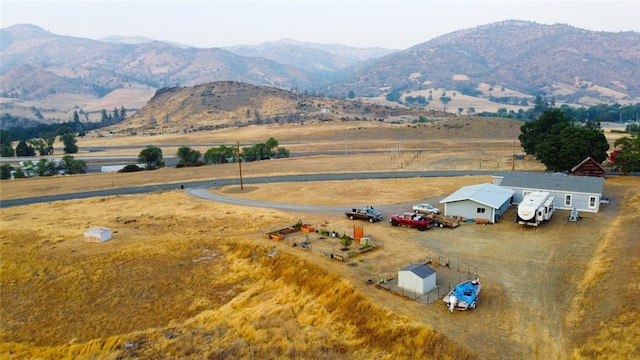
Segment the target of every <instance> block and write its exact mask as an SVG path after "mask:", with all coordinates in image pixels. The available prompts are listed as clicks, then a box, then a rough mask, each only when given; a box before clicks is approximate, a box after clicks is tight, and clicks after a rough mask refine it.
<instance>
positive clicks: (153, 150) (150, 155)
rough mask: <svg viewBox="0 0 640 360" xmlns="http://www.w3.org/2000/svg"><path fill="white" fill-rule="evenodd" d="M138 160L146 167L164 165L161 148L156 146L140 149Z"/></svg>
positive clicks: (150, 168)
mask: <svg viewBox="0 0 640 360" xmlns="http://www.w3.org/2000/svg"><path fill="white" fill-rule="evenodd" d="M138 161H139V162H141V163H143V164H145V166H146V169H148V170H153V169H157V168H161V167H163V166H164V160H163V159H162V149H160V148H159V147H157V146H147V147H146V148H144V149H142V151H140V154H139V155H138Z"/></svg>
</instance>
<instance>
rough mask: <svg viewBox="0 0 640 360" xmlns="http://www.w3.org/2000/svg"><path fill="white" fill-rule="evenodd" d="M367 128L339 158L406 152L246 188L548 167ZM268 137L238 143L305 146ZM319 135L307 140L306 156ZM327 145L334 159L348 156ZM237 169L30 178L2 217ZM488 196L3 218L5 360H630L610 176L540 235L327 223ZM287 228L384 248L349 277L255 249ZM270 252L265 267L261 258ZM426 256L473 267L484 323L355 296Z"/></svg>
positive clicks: (502, 143)
mask: <svg viewBox="0 0 640 360" xmlns="http://www.w3.org/2000/svg"><path fill="white" fill-rule="evenodd" d="M494 121H496V120H494ZM362 125H363V127H366V128H367V129H363V130H364V131H360V132H356V131H355V130H353V128H350V129H349V130H345V129H344V128H342V129H341V130H340V129H337V128H334V129H332V131H333V133H334V134H339V133H342V132H344V131H348V132H349V134H352V133H353V134H355V133H357V134H358V137H359V139H358V141H357V142H356V143H353V144H352V143H349V145H353V146H354V147H358V148H360V149H362V150H367V149H385V148H387V149H390V148H391V146H393V144H396V143H401V144H403V145H402V146H403V147H406V148H410V149H412V150H413V151H411V150H405V152H404V153H403V154H402V155H395V156H392V155H391V154H390V153H387V154H384V153H383V154H379V153H376V154H366V155H361V154H355V153H354V154H349V153H348V152H349V151H353V150H351V149H347V150H345V154H342V155H339V156H338V155H336V156H312V157H304V158H291V159H282V160H272V161H262V162H256V163H248V164H246V165H244V164H243V173H244V174H245V176H247V177H251V176H263V175H277V174H294V173H322V172H349V171H353V172H360V171H397V170H444V169H447V168H451V169H455V170H475V169H482V170H485V169H489V170H491V169H496V170H510V169H511V168H515V170H539V169H541V165H540V164H538V163H537V162H536V161H535V160H532V159H527V160H523V161H518V162H515V163H509V160H511V158H512V156H511V155H512V154H513V152H514V149H513V139H514V137H513V134H505V135H504V136H502V135H499V134H492V133H491V131H494V130H491V131H488V130H484V132H485V133H486V134H487V135H485V138H483V137H482V136H480V135H478V134H479V133H481V131H480V130H472V131H471V132H472V133H473V134H474V135H467V134H466V133H465V132H464V131H466V130H471V128H473V127H474V126H476V125H477V124H470V125H465V126H462V127H460V128H455V127H452V128H447V129H446V131H450V132H453V131H458V136H460V137H462V138H464V139H466V140H465V141H454V140H451V139H447V138H446V134H445V133H444V132H443V133H438V132H437V131H435V130H434V131H428V132H427V131H425V132H424V133H423V134H421V135H414V136H413V137H410V135H411V134H412V133H414V134H415V133H416V132H417V131H416V128H413V129H412V130H411V131H408V132H401V131H392V130H390V129H388V128H387V129H384V128H382V127H380V128H378V127H377V126H375V128H374V127H373V126H371V129H375V131H374V130H369V129H370V128H369V125H368V124H362ZM350 126H353V124H351V125H350ZM309 127H311V126H309ZM465 128H469V129H465ZM505 128H508V126H502V127H501V129H503V130H504V129H505ZM277 130H278V131H281V132H280V133H277V134H275V135H272V134H271V133H270V132H268V131H264V132H261V133H254V134H253V135H251V134H250V133H248V132H247V133H239V134H237V135H236V136H234V137H235V138H240V140H238V141H246V142H251V141H264V140H266V139H264V137H265V136H267V137H268V136H273V137H274V138H276V139H278V140H279V141H281V143H284V142H287V143H291V144H292V145H291V147H293V145H294V142H293V141H292V140H291V139H295V138H296V137H297V136H300V132H299V131H297V130H299V129H294V130H296V131H294V132H290V133H286V131H284V129H282V128H278V129H277ZM396 130H397V129H396ZM403 130H404V129H403ZM418 130H425V129H418ZM441 130H443V131H444V130H445V129H444V127H441ZM503 130H499V131H503ZM307 131H309V133H308V134H307V135H306V136H304V137H302V136H300V137H301V139H304V141H303V140H301V141H300V144H299V146H300V147H301V148H302V147H306V148H311V149H314V148H317V147H326V148H327V149H330V148H331V143H332V142H331V141H330V139H331V134H330V133H329V132H327V133H326V135H322V134H324V131H323V130H322V129H317V130H315V131H314V130H313V129H308V130H307ZM495 131H498V130H495ZM426 134H428V135H426ZM198 135H200V134H198ZM202 135H205V134H202ZM233 135H234V134H226V135H225V136H226V140H224V139H223V138H222V137H221V138H219V139H216V138H215V136H216V134H213V133H212V134H208V136H209V137H211V138H212V140H211V141H212V142H213V143H217V142H233V141H235V139H233V140H232V141H229V138H231V137H232V136H233ZM316 136H317V139H318V140H316V141H317V143H314V142H313V141H312V139H309V138H310V137H314V138H315V137H316ZM334 136H335V135H334ZM368 136H371V137H370V138H367V137H368ZM204 137H206V136H204ZM325 137H326V138H325ZM353 137H355V135H353ZM421 137H424V138H426V139H423V140H422V141H421V140H420V138H421ZM429 137H433V138H429ZM452 137H453V136H452ZM474 137H475V139H474ZM284 139H286V140H284ZM89 140H90V139H87V141H89ZM94 140H95V141H105V140H103V138H101V139H94ZM94 140H91V141H94ZM113 140H114V141H116V139H113ZM156 140H158V141H156ZM83 141H84V140H83ZM117 141H123V142H124V143H126V139H117ZM129 141H131V142H135V141H139V142H140V144H145V143H149V142H150V141H149V140H148V139H129ZM202 141H203V140H202V139H200V138H195V139H193V140H191V139H188V138H185V139H184V143H201V142H202ZM179 142H182V140H178V141H176V142H172V141H171V139H170V137H167V138H166V139H160V138H158V139H154V140H153V143H166V144H172V143H173V144H175V143H179ZM374 144H375V145H374ZM445 144H446V146H445ZM333 145H334V149H336V150H343V149H344V145H345V143H344V142H342V143H340V142H336V143H335V144H333ZM79 146H80V147H81V148H82V145H81V144H80V145H79ZM86 146H88V145H86ZM285 147H287V148H290V146H289V144H287V145H285ZM516 151H517V150H516ZM237 171H238V168H237V164H229V165H224V166H206V167H200V168H195V169H162V170H158V171H153V172H145V173H136V174H104V175H102V174H89V175H81V176H66V177H56V178H49V179H25V180H20V181H11V182H2V183H1V184H0V185H1V186H2V188H1V189H0V191H1V199H2V200H5V199H10V198H21V197H25V196H29V195H31V196H36V195H41V194H52V193H65V192H73V191H86V190H91V189H98V188H105V189H107V188H110V187H117V186H133V185H141V184H148V183H160V182H166V181H171V182H176V183H179V182H185V181H189V180H200V179H216V178H236V177H237ZM490 181H491V177H490V176H466V177H456V178H415V179H390V180H359V181H351V182H344V181H342V182H340V181H327V182H317V183H316V182H312V183H287V184H282V183H280V184H252V185H250V186H245V187H244V189H243V190H240V189H239V187H238V186H225V187H219V188H214V189H210V191H212V192H216V193H218V194H223V195H226V196H230V197H238V198H244V199H252V200H257V201H269V202H282V203H286V204H298V205H314V206H319V207H320V208H318V211H313V212H302V211H283V210H277V209H270V208H263V207H249V206H241V205H232V204H226V203H217V202H213V201H208V200H204V199H199V198H194V197H191V196H189V195H188V194H187V193H186V192H185V191H181V190H174V191H167V192H157V193H151V194H146V195H131V196H108V197H104V198H93V199H88V200H69V201H60V202H53V203H44V204H35V205H28V206H20V207H13V208H3V209H0V219H1V220H2V227H1V229H0V237H1V239H2V242H1V244H0V247H1V248H0V249H1V252H0V254H2V256H1V258H0V286H1V289H2V297H1V299H0V301H1V303H0V305H1V307H0V341H1V343H2V344H0V358H10V357H13V358H29V359H30V358H36V357H37V358H43V359H60V358H74V359H77V358H85V359H89V358H91V359H96V358H104V359H116V358H145V359H146V358H158V357H161V358H212V359H222V358H282V359H285V358H287V359H289V358H305V359H373V358H377V359H413V358H437V359H474V358H480V359H495V358H498V359H595V358H598V359H599V358H608V359H629V358H634V357H637V356H638V349H639V348H640V342H639V340H638V339H640V336H639V335H640V315H639V314H640V312H639V311H638V310H639V309H638V303H637V301H629V299H634V298H635V297H637V293H638V290H640V289H639V288H638V285H637V284H639V283H640V281H639V280H640V263H639V262H638V260H637V256H635V254H638V253H640V243H639V242H638V241H637V240H636V238H637V236H636V234H637V233H638V232H640V195H638V192H637V188H638V185H639V180H638V179H637V178H634V177H611V178H609V179H607V180H606V182H605V196H607V197H610V198H611V199H612V202H611V203H610V204H607V205H604V206H603V208H602V210H601V212H600V213H598V214H581V215H582V216H583V220H582V221H581V222H579V223H577V224H576V223H568V222H567V221H566V220H567V216H568V214H567V213H566V212H562V211H557V212H556V214H554V217H553V218H552V220H551V221H550V222H549V223H548V224H545V225H544V226H542V227H540V228H539V229H529V228H522V227H521V226H520V225H517V224H516V223H514V222H512V221H508V219H510V218H509V216H507V217H505V218H504V220H503V221H502V222H500V223H498V224H494V225H488V226H481V225H475V224H463V225H461V226H459V227H458V228H456V229H446V228H445V229H430V230H428V231H425V232H418V231H416V230H415V229H408V228H395V227H392V226H390V225H389V223H388V222H387V221H386V220H385V221H383V222H381V223H376V224H369V223H366V222H352V221H349V220H348V219H347V218H346V217H345V216H344V215H342V214H341V213H337V212H335V211H330V210H328V208H327V209H323V208H322V207H324V206H337V207H343V206H344V207H349V206H351V205H352V204H363V205H364V204H367V205H373V206H374V207H376V208H377V209H379V210H381V211H382V212H383V214H384V215H385V219H386V218H388V216H389V215H390V214H392V213H395V212H400V211H406V210H408V209H409V208H408V206H410V205H411V204H413V203H416V202H422V201H428V202H431V203H433V204H437V203H438V201H439V200H440V199H442V198H443V197H445V196H446V195H448V194H449V193H451V192H453V191H455V190H456V189H457V188H459V187H460V186H465V185H470V184H477V183H483V182H490ZM508 215H509V214H508ZM511 215H512V217H513V214H511ZM298 220H302V221H303V222H305V223H309V224H312V225H313V226H314V227H316V228H320V227H322V226H324V227H325V228H326V229H329V230H335V231H337V232H340V233H350V232H352V231H353V226H354V225H362V226H363V227H364V230H365V234H367V235H370V236H371V237H372V238H374V239H376V240H379V241H380V242H382V243H383V244H384V246H383V247H382V248H381V249H379V250H376V251H374V252H371V253H367V254H363V255H361V256H359V257H357V258H356V259H354V260H353V261H351V262H350V263H354V264H355V265H356V266H349V265H347V264H346V263H340V262H337V261H335V260H330V259H329V258H327V257H326V256H323V254H322V250H329V249H330V248H331V247H332V246H333V244H332V243H331V242H330V240H329V239H321V238H320V237H319V236H317V234H310V236H309V237H310V239H311V240H312V245H313V246H312V249H311V251H303V250H302V249H301V248H300V247H292V246H291V245H290V244H288V242H287V241H282V242H278V241H273V240H268V239H265V238H264V234H265V232H268V231H271V230H274V229H280V228H283V227H287V226H290V225H291V224H294V223H295V222H297V221H298ZM94 226H108V227H110V228H112V230H113V231H114V239H113V240H111V241H109V242H105V243H101V244H96V243H85V242H84V241H83V239H82V234H83V232H84V231H85V230H87V229H89V228H91V227H94ZM298 236H299V235H298ZM272 251H275V252H277V254H276V255H275V256H269V254H270V253H271V252H272ZM271 254H273V253H271ZM425 259H438V260H443V259H447V260H446V262H447V263H448V264H449V267H447V268H445V267H443V266H439V265H434V266H436V267H435V269H436V270H437V271H438V272H439V273H442V274H443V275H444V274H447V273H449V274H450V273H451V271H452V270H456V271H457V270H460V271H459V275H458V276H466V275H467V274H466V273H465V269H469V268H470V269H477V273H478V275H479V276H480V278H481V279H482V281H483V291H482V293H481V295H480V300H479V304H478V308H477V309H475V310H473V311H471V312H458V313H454V314H450V313H448V312H447V310H446V307H445V306H444V305H442V304H440V303H438V302H436V303H433V304H422V303H420V302H417V301H413V300H408V299H405V298H402V297H399V296H395V295H393V294H390V293H389V292H386V291H384V290H380V289H377V288H375V287H374V286H372V285H369V284H367V281H366V280H367V279H371V278H375V279H378V277H379V276H381V274H382V275H384V274H394V273H397V271H398V270H399V269H400V268H401V267H403V266H405V265H408V264H409V263H412V262H417V261H424V260H425ZM453 276H454V277H455V275H453ZM439 278H440V277H439ZM440 281H441V280H439V282H440ZM443 281H444V280H443ZM439 285H440V286H444V285H447V284H439Z"/></svg>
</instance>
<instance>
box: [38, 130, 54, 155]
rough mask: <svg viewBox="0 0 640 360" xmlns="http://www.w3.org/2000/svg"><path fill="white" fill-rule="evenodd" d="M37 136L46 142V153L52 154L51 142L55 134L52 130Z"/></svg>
mask: <svg viewBox="0 0 640 360" xmlns="http://www.w3.org/2000/svg"><path fill="white" fill-rule="evenodd" d="M39 136H40V138H42V140H44V142H45V143H46V153H47V154H46V155H53V143H54V142H55V141H56V134H55V133H54V132H43V133H40V135H39Z"/></svg>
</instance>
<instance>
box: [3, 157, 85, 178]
mask: <svg viewBox="0 0 640 360" xmlns="http://www.w3.org/2000/svg"><path fill="white" fill-rule="evenodd" d="M86 172H87V164H86V163H85V162H84V161H82V160H76V159H75V158H74V157H73V156H71V155H65V156H63V157H62V159H60V160H55V159H40V160H38V161H31V160H27V161H24V162H22V163H21V164H20V166H19V167H17V168H14V167H13V166H11V164H9V163H4V164H2V165H0V179H2V180H5V179H10V178H11V175H12V173H13V177H15V178H16V179H19V178H25V177H33V176H53V175H66V174H84V173H86Z"/></svg>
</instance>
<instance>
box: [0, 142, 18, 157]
mask: <svg viewBox="0 0 640 360" xmlns="http://www.w3.org/2000/svg"><path fill="white" fill-rule="evenodd" d="M14 156H16V152H15V150H13V147H12V146H11V145H5V144H2V145H1V146H0V157H14Z"/></svg>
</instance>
